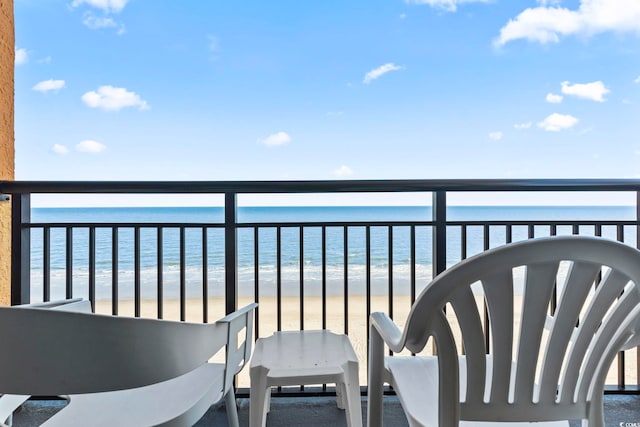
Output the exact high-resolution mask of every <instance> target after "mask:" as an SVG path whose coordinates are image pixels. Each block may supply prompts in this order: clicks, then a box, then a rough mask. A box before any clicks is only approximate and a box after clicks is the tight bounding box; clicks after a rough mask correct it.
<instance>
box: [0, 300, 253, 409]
mask: <svg viewBox="0 0 640 427" xmlns="http://www.w3.org/2000/svg"><path fill="white" fill-rule="evenodd" d="M83 307H84V306H80V307H76V308H75V309H74V308H72V307H71V306H70V307H67V309H70V310H76V309H80V310H81V311H82V310H83ZM252 309H253V306H251V307H250V308H245V309H241V311H242V310H245V312H246V311H252ZM230 316H233V315H230ZM240 317H242V316H240ZM225 319H226V318H225ZM229 329H230V328H229V321H228V320H227V321H219V322H215V323H210V324H200V323H186V322H173V321H167V320H156V319H142V318H127V317H114V316H104V315H98V314H91V313H87V312H77V311H65V309H64V308H63V307H60V309H54V310H49V309H46V310H45V309H42V308H37V307H36V308H34V307H19V308H18V307H0V343H2V347H3V349H2V351H0V393H10V394H30V395H48V396H51V395H61V394H63V395H64V394H81V393H93V392H102V391H113V390H122V389H128V388H135V387H141V386H145V385H149V384H154V383H157V382H160V381H165V380H168V379H171V378H174V377H177V376H179V375H182V374H185V373H187V372H190V371H191V370H193V369H195V368H197V367H198V366H201V365H202V364H203V363H206V362H207V360H208V359H209V358H210V357H212V356H213V355H214V354H215V353H217V352H218V351H219V350H220V349H221V348H223V347H224V346H225V345H226V344H227V339H228V338H229ZM249 341H250V339H249Z"/></svg>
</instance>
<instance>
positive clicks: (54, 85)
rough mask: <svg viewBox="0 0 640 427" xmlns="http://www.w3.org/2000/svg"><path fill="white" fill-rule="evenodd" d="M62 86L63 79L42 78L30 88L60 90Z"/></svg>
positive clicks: (47, 90)
mask: <svg viewBox="0 0 640 427" xmlns="http://www.w3.org/2000/svg"><path fill="white" fill-rule="evenodd" d="M63 87H64V80H53V79H49V80H44V81H41V82H40V83H38V84H36V85H35V86H34V87H33V88H32V89H33V90H35V91H38V92H43V93H44V92H49V91H52V90H60V89H62V88H63Z"/></svg>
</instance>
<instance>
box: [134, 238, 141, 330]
mask: <svg viewBox="0 0 640 427" xmlns="http://www.w3.org/2000/svg"><path fill="white" fill-rule="evenodd" d="M133 275H134V278H133V304H134V314H133V315H134V316H135V317H140V227H134V229H133Z"/></svg>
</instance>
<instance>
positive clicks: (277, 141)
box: [258, 132, 291, 147]
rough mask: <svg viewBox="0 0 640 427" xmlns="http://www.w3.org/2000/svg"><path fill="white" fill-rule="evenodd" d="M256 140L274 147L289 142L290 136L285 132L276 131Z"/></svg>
mask: <svg viewBox="0 0 640 427" xmlns="http://www.w3.org/2000/svg"><path fill="white" fill-rule="evenodd" d="M258 142H259V143H261V144H264V145H266V146H269V147H275V146H277V145H284V144H287V143H289V142H291V137H290V136H289V134H288V133H286V132H276V133H274V134H272V135H269V136H268V137H266V138H263V139H259V140H258Z"/></svg>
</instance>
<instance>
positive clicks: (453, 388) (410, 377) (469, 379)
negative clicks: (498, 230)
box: [368, 236, 640, 427]
mask: <svg viewBox="0 0 640 427" xmlns="http://www.w3.org/2000/svg"><path fill="white" fill-rule="evenodd" d="M565 267H566V268H565ZM518 274H520V276H518ZM518 283H520V286H522V288H523V289H522V290H521V292H522V304H521V308H522V310H521V314H519V310H518V309H519V308H520V307H518V305H519V304H518V303H516V302H514V301H519V299H518V298H517V294H518V292H519V291H520V290H519V289H518ZM556 283H557V286H558V294H557V295H558V301H557V307H556V309H555V311H554V312H553V314H552V315H549V313H550V311H549V308H550V302H551V300H552V299H554V287H555V286H556ZM639 283H640V251H638V250H636V249H634V248H632V247H630V246H627V245H625V244H622V243H618V242H614V241H611V240H606V239H603V238H596V237H579V236H566V237H547V238H539V239H532V240H528V241H524V242H518V243H512V244H508V245H504V246H501V247H498V248H495V249H491V250H489V251H486V252H484V253H481V254H479V255H476V256H474V257H472V258H469V259H467V260H464V261H462V262H460V263H458V264H457V265H455V266H453V267H451V268H449V269H448V270H446V271H445V272H443V273H441V274H440V275H438V276H437V277H436V278H435V279H434V280H433V281H432V282H431V283H430V284H429V285H427V287H426V288H425V289H424V291H423V292H422V293H421V294H420V295H419V297H418V298H417V299H416V301H415V303H414V304H413V307H412V308H411V311H410V313H409V316H408V319H407V322H406V325H405V327H404V330H400V329H399V328H398V327H397V326H396V325H395V324H394V323H393V321H392V320H391V319H390V318H389V317H388V316H387V315H385V314H383V313H373V314H372V315H371V318H370V348H369V394H368V422H369V426H372V427H373V426H380V425H381V424H382V417H383V411H382V409H383V408H382V394H383V383H388V384H391V385H392V386H393V388H394V390H395V391H396V393H397V395H398V396H399V400H400V402H401V404H402V407H403V409H404V411H405V413H406V415H407V419H408V421H409V424H410V425H411V426H440V427H445V426H447V427H448V426H458V425H467V426H472V425H473V426H479V425H482V426H486V425H494V424H495V425H496V426H511V425H513V426H516V425H521V423H529V422H532V423H533V422H535V423H539V424H535V425H536V426H545V427H546V426H550V425H554V426H555V425H558V426H562V425H563V426H568V424H569V423H568V421H566V420H571V419H582V420H583V425H584V426H589V427H604V414H603V408H602V395H603V389H604V382H605V379H606V375H607V372H608V370H609V366H610V365H611V362H612V361H613V359H614V357H615V355H616V353H617V352H618V351H620V350H623V349H626V348H630V347H632V346H635V345H637V344H638V329H639V323H640V320H639V319H640V290H639V289H638V284H639ZM478 285H480V287H481V291H480V292H478V291H477V290H476V289H477V287H478ZM477 299H480V300H483V301H481V302H480V303H478V302H477ZM485 304H486V308H487V310H488V317H489V325H488V331H489V336H490V346H489V347H488V348H487V347H486V345H485V335H484V329H483V322H482V320H481V319H482V318H483V317H484V315H483V313H482V311H483V310H482V309H481V308H480V309H479V307H482V306H484V305H485ZM446 307H448V309H446V310H445V308H446ZM514 320H515V321H514ZM517 320H520V322H519V325H520V327H519V328H514V323H515V324H517V323H518V322H517ZM456 331H457V332H458V335H459V336H456V335H455V334H454V332H456ZM430 337H432V338H433V340H434V342H435V345H436V350H437V355H436V356H415V357H414V356H385V344H386V346H388V348H389V349H390V350H391V351H392V352H395V353H398V352H400V351H402V350H403V349H408V350H409V351H411V352H414V353H419V352H421V351H422V350H423V348H424V347H425V345H426V343H427V341H428V339H429V338H430ZM456 340H458V342H459V343H460V342H461V343H462V345H461V348H460V349H459V348H458V346H457V344H456ZM459 350H460V351H462V350H463V351H464V356H459V354H460V353H459Z"/></svg>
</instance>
